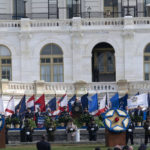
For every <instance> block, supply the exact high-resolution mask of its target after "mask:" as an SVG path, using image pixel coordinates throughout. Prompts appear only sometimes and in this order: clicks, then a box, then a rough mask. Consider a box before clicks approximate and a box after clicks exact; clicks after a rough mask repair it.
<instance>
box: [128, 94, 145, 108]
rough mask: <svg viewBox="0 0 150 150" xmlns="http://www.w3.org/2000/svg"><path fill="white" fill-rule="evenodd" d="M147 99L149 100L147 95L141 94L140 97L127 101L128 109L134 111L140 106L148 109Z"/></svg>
mask: <svg viewBox="0 0 150 150" xmlns="http://www.w3.org/2000/svg"><path fill="white" fill-rule="evenodd" d="M147 98H148V95H147V94H140V95H137V96H133V97H131V98H130V99H128V101H127V103H128V108H129V109H133V108H137V107H138V106H141V107H148V101H147Z"/></svg>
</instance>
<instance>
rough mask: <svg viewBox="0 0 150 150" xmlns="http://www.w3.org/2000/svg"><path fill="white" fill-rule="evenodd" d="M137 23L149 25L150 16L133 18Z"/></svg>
mask: <svg viewBox="0 0 150 150" xmlns="http://www.w3.org/2000/svg"><path fill="white" fill-rule="evenodd" d="M133 22H134V24H135V25H149V24H150V17H141V18H133Z"/></svg>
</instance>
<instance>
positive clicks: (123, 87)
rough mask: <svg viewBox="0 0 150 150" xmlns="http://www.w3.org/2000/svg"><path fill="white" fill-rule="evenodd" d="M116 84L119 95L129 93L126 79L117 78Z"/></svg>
mask: <svg viewBox="0 0 150 150" xmlns="http://www.w3.org/2000/svg"><path fill="white" fill-rule="evenodd" d="M117 86H118V93H119V95H120V96H124V95H125V94H127V93H129V89H128V82H127V81H126V80H119V81H118V82H117Z"/></svg>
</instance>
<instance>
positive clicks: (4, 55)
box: [0, 45, 12, 80]
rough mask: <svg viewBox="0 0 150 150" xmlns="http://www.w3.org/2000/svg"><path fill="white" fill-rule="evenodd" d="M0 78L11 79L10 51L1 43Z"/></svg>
mask: <svg viewBox="0 0 150 150" xmlns="http://www.w3.org/2000/svg"><path fill="white" fill-rule="evenodd" d="M0 79H8V80H11V79H12V70H11V53H10V51H9V49H8V48H7V47H6V46H3V45H0Z"/></svg>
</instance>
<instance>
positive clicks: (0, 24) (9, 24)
mask: <svg viewBox="0 0 150 150" xmlns="http://www.w3.org/2000/svg"><path fill="white" fill-rule="evenodd" d="M19 27H21V23H20V21H19V20H15V21H13V20H9V21H7V20H5V21H4V20H1V21H0V28H19Z"/></svg>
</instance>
